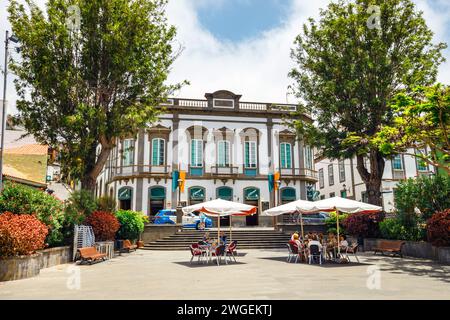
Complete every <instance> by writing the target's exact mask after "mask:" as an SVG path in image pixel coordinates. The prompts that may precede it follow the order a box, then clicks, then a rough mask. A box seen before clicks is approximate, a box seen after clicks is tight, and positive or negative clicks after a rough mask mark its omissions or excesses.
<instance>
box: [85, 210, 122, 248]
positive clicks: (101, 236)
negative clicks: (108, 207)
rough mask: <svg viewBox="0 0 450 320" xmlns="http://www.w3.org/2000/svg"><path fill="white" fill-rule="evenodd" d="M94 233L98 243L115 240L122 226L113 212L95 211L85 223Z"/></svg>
mask: <svg viewBox="0 0 450 320" xmlns="http://www.w3.org/2000/svg"><path fill="white" fill-rule="evenodd" d="M85 223H86V224H87V225H90V226H91V227H92V229H93V231H94V235H95V240H96V241H110V240H114V236H115V234H116V232H117V230H119V227H120V224H119V221H118V220H117V218H116V217H115V216H114V214H112V213H111V212H105V211H94V212H93V213H92V214H91V215H90V216H89V217H88V218H87V219H86V221H85Z"/></svg>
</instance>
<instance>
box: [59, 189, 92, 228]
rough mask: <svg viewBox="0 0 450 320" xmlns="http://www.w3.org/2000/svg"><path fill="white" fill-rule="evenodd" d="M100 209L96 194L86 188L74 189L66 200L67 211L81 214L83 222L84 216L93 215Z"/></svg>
mask: <svg viewBox="0 0 450 320" xmlns="http://www.w3.org/2000/svg"><path fill="white" fill-rule="evenodd" d="M96 210H98V205H97V202H96V201H95V198H94V195H93V194H92V193H91V192H89V191H86V190H79V191H74V192H72V194H71V195H70V197H69V199H67V200H66V212H69V213H70V214H74V213H76V214H77V215H78V216H79V219H80V220H79V223H82V222H83V220H84V218H86V217H87V216H89V215H91V214H92V213H93V212H94V211H96Z"/></svg>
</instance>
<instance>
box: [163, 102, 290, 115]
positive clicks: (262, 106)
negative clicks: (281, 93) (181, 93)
mask: <svg viewBox="0 0 450 320" xmlns="http://www.w3.org/2000/svg"><path fill="white" fill-rule="evenodd" d="M161 106H163V107H165V108H168V109H170V108H171V107H187V108H196V109H197V108H199V109H206V108H208V107H209V105H208V100H201V99H168V100H167V102H166V103H163V104H161ZM217 108H219V109H223V108H220V107H217ZM236 108H237V109H238V110H244V111H278V112H295V111H296V110H297V105H294V104H271V103H260V102H239V103H238V105H237V106H236ZM213 109H214V107H213Z"/></svg>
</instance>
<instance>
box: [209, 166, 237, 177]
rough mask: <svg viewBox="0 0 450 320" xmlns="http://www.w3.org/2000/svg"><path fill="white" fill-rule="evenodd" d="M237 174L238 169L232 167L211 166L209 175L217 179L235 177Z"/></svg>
mask: <svg viewBox="0 0 450 320" xmlns="http://www.w3.org/2000/svg"><path fill="white" fill-rule="evenodd" d="M238 174H239V167H234V166H228V167H223V166H212V167H211V175H212V176H213V177H217V178H230V177H236V176H237V175H238Z"/></svg>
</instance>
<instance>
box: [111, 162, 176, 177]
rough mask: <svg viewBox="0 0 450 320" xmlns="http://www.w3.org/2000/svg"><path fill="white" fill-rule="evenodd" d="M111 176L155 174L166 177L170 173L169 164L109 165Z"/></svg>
mask: <svg viewBox="0 0 450 320" xmlns="http://www.w3.org/2000/svg"><path fill="white" fill-rule="evenodd" d="M110 170H111V178H120V177H123V178H128V177H134V176H157V177H163V178H168V177H170V174H171V166H166V165H164V166H151V165H132V166H122V167H111V168H110Z"/></svg>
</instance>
